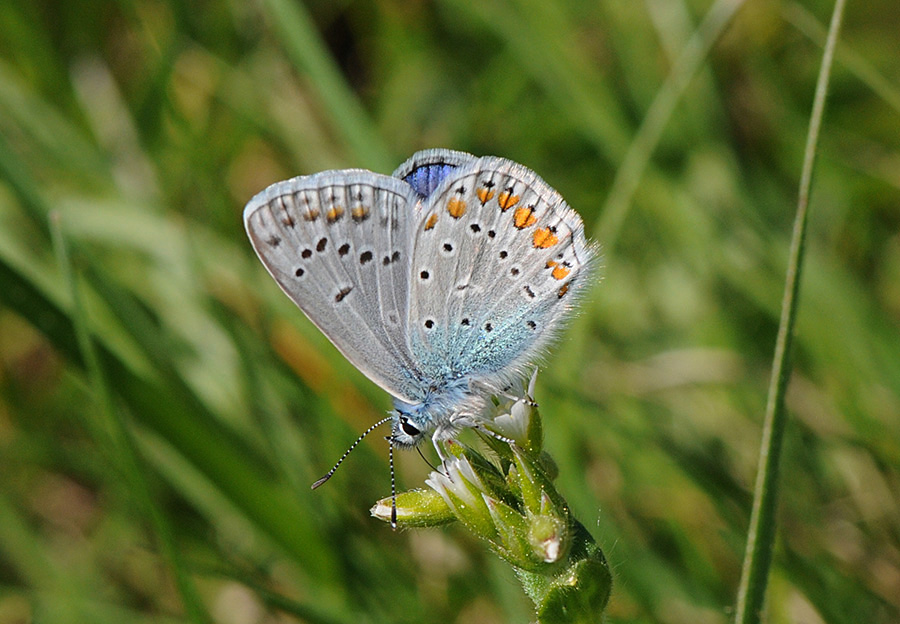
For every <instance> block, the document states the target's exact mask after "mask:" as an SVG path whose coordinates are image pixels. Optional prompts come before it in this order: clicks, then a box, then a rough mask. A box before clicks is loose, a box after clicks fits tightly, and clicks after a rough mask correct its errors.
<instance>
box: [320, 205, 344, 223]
mask: <svg viewBox="0 0 900 624" xmlns="http://www.w3.org/2000/svg"><path fill="white" fill-rule="evenodd" d="M343 216H344V209H343V208H341V207H340V206H333V207H332V208H331V210H329V211H328V212H326V213H325V219H326V220H327V221H328V223H334V222H335V221H337V220H338V219H340V218H341V217H343Z"/></svg>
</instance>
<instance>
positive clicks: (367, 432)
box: [310, 416, 394, 490]
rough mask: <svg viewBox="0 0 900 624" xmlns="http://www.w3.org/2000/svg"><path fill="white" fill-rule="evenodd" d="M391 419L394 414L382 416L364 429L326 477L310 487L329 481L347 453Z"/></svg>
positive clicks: (392, 476)
mask: <svg viewBox="0 0 900 624" xmlns="http://www.w3.org/2000/svg"><path fill="white" fill-rule="evenodd" d="M391 419H393V416H388V417H386V418H382V419H381V420H379V421H378V422H377V423H375V424H374V425H372V426H371V427H369V428H368V429H366V430H365V431H363V432H362V435H360V436H359V437H358V438H356V442H354V443H353V444H351V445H350V448H348V449H347V450H346V451H344V454H343V455H341V458H340V459H339V460H337V463H336V464H335V465H334V466H333V467H332V468H331V470H329V471H328V472H327V473H326V475H325V476H324V477H322V478H321V479H319V480H318V481H316V482H315V483H313V484H312V488H310V489H313V490H314V489H316V488H317V487H319V486H320V485H322V484H323V483H325V482H326V481H328V479H330V478H331V475H333V474H334V473H335V472H336V471H337V469H338V468H339V467H340V465H341V464H342V463H343V461H344V460H345V459H347V455H349V454H350V453H352V452H353V449H355V448H356V447H357V446H358V445H359V443H360V442H362V441H363V440H364V439H365V437H366V436H367V435H369V434H370V433H372V432H373V431H374V430H375V429H377V428H378V427H380V426H381V425H383V424H384V423H386V422H388V421H389V420H391ZM391 450H392V451H393V445H391ZM393 481H394V464H393V460H392V461H391V482H392V483H393Z"/></svg>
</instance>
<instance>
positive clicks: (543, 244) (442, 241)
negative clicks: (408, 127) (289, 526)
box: [244, 149, 597, 487]
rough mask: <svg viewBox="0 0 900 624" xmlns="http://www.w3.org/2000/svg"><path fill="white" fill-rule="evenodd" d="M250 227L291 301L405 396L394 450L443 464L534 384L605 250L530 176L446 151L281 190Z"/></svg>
mask: <svg viewBox="0 0 900 624" xmlns="http://www.w3.org/2000/svg"><path fill="white" fill-rule="evenodd" d="M244 225H245V226H246V229H247V233H248V235H249V236H250V240H251V242H252V244H253V247H254V249H255V250H256V253H257V255H258V256H259V258H260V260H262V262H263V264H264V265H265V267H266V268H267V269H268V271H269V273H271V275H272V277H274V278H275V280H276V281H277V282H278V284H279V285H280V286H281V288H282V290H284V292H285V293H286V294H287V295H288V297H290V298H291V299H292V300H293V301H294V303H296V304H297V306H299V307H300V309H301V310H303V312H304V313H305V314H306V316H308V317H309V319H310V320H311V321H312V322H313V323H315V325H316V326H317V327H318V328H319V329H320V330H322V332H323V333H324V334H325V335H326V336H327V337H328V339H329V340H331V342H332V343H334V345H335V346H336V347H337V348H338V349H339V350H340V351H341V353H343V354H344V356H345V357H346V358H347V359H348V360H350V362H351V363H353V364H354V365H355V366H356V367H357V368H358V369H359V370H360V371H362V373H364V374H365V375H366V376H367V377H368V378H369V379H371V380H372V381H374V382H375V383H376V384H378V385H379V386H381V387H382V388H383V389H384V390H386V391H387V392H388V393H389V394H390V395H391V396H392V397H393V402H394V410H393V412H392V414H391V415H390V416H389V417H388V418H386V419H384V420H383V421H381V422H388V421H390V422H391V435H390V437H389V440H390V441H391V448H392V449H393V447H394V446H398V447H413V446H416V445H418V444H419V442H421V441H422V439H423V438H424V437H426V436H430V437H431V438H432V440H433V441H434V443H435V447H436V448H437V449H438V453H439V454H441V448H440V442H441V441H443V440H447V439H449V438H452V437H453V436H455V435H456V434H457V433H458V432H459V431H460V430H461V429H463V428H465V427H477V426H479V417H480V414H481V413H482V411H483V410H484V408H485V407H486V406H487V404H488V402H489V397H490V396H491V395H496V394H500V393H502V392H503V391H504V389H505V388H507V387H509V386H510V385H511V384H513V383H514V382H517V381H520V380H521V379H522V378H523V376H524V374H525V373H526V369H527V367H528V365H529V364H530V363H531V362H532V361H533V360H534V359H535V358H536V357H537V356H538V355H539V354H540V352H541V351H542V349H544V348H545V347H546V346H547V344H548V342H549V341H550V340H551V339H552V337H553V336H554V334H555V333H556V332H557V330H558V329H559V328H560V326H561V324H562V322H563V321H564V320H565V319H566V318H567V317H568V316H570V314H571V312H572V310H573V304H574V302H576V300H577V296H578V294H579V293H580V292H582V291H583V290H584V289H585V287H586V286H587V285H588V283H589V280H588V279H587V278H588V276H589V274H590V270H589V269H590V267H591V265H592V260H594V259H595V258H596V255H597V254H596V248H595V247H594V246H593V245H592V244H591V243H589V242H588V241H587V240H586V238H585V235H584V226H583V224H582V221H581V218H580V217H579V216H578V214H577V213H576V212H575V211H574V210H572V209H571V208H570V207H569V206H568V204H566V202H565V201H564V200H563V198H562V197H560V195H559V194H558V193H557V192H556V191H555V190H553V189H552V188H550V186H548V185H547V184H546V183H545V182H544V181H543V180H542V179H541V178H540V177H538V176H537V175H536V174H535V173H534V172H533V171H531V170H529V169H527V168H526V167H524V166H522V165H520V164H517V163H515V162H512V161H510V160H506V159H503V158H497V157H493V156H485V157H481V158H479V157H475V156H472V155H471V154H466V153H464V152H457V151H451V150H445V149H431V150H424V151H421V152H418V153H416V154H414V155H413V156H412V157H411V158H410V159H409V160H407V161H406V162H405V163H403V164H402V165H400V167H399V168H398V169H397V170H396V171H395V172H394V173H393V175H391V176H386V175H381V174H377V173H373V172H371V171H366V170H363V169H344V170H339V171H325V172H322V173H317V174H315V175H309V176H300V177H296V178H292V179H290V180H286V181H283V182H278V183H276V184H273V185H272V186H270V187H268V188H267V189H265V190H264V191H262V192H261V193H259V194H258V195H256V196H255V197H254V198H253V199H251V200H250V202H249V203H248V204H247V207H246V208H245V210H244ZM379 424H381V423H379ZM375 426H377V425H375ZM375 426H373V428H374V427H375ZM370 431H371V429H370ZM366 433H368V432H366ZM364 435H365V434H364ZM360 439H361V438H360ZM357 442H358V441H357ZM354 446H355V444H354ZM351 450H352V447H351ZM348 453H349V450H348ZM345 456H346V454H345ZM341 459H343V458H341ZM339 464H340V462H338V465H339ZM336 467H337V466H335V468H336ZM332 473H333V470H332V472H330V473H329V474H328V475H327V476H326V477H324V478H323V479H322V480H320V481H319V482H317V483H316V484H315V485H319V484H320V483H321V482H323V481H324V480H325V479H327V478H328V477H329V476H330V475H331V474H332ZM314 487H315V486H314Z"/></svg>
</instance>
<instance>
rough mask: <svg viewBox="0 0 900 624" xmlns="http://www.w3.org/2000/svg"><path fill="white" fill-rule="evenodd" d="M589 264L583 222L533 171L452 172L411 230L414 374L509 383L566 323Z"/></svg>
mask: <svg viewBox="0 0 900 624" xmlns="http://www.w3.org/2000/svg"><path fill="white" fill-rule="evenodd" d="M595 256H596V253H595V249H594V248H593V247H592V246H591V245H590V244H589V243H588V242H587V240H586V239H585V236H584V226H583V224H582V221H581V218H580V217H579V216H578V214H577V213H576V212H575V211H574V210H572V209H571V208H569V206H568V205H567V204H566V202H565V201H564V200H563V199H562V197H560V195H559V194H558V193H557V192H556V191H554V190H553V189H552V188H550V187H549V186H548V185H547V184H546V183H545V182H544V181H543V180H541V178H539V177H538V176H537V175H536V174H535V173H534V172H532V171H531V170H529V169H527V168H526V167H523V166H522V165H519V164H517V163H514V162H512V161H509V160H505V159H500V158H494V157H485V158H480V159H477V160H475V161H473V162H472V163H470V164H468V165H463V166H460V167H458V168H457V169H455V170H454V171H452V172H450V173H449V174H448V175H447V176H446V177H445V179H444V180H443V181H442V182H441V184H440V185H439V186H438V187H437V188H435V190H434V192H433V194H432V195H431V196H430V197H429V198H428V199H427V200H426V202H425V204H424V206H423V210H422V211H421V213H420V214H419V220H418V223H417V225H416V232H415V243H414V247H413V255H412V262H413V266H412V276H411V278H410V279H411V285H410V286H411V287H410V306H409V317H408V323H409V336H410V352H411V353H414V354H416V356H417V359H416V366H417V367H418V368H419V370H421V371H423V373H424V374H425V375H426V376H428V377H431V378H433V379H437V380H450V379H453V378H455V377H458V376H463V375H465V376H468V377H470V378H472V379H476V380H477V379H479V378H480V379H482V380H484V381H486V382H488V383H499V382H502V381H508V380H511V379H512V378H514V377H515V376H517V375H518V374H519V373H521V372H522V370H521V369H522V367H523V366H524V365H525V364H527V363H529V362H530V361H532V360H533V359H534V358H535V357H536V356H537V355H538V353H539V352H540V351H541V349H542V348H543V347H545V346H546V344H547V342H548V341H549V340H550V339H551V338H552V336H553V334H554V332H555V330H557V329H559V327H560V325H561V322H562V321H563V320H564V319H565V318H566V317H567V316H568V315H569V313H570V312H571V310H572V307H573V303H574V301H575V297H576V296H577V295H578V293H579V292H580V291H581V290H582V289H583V288H584V286H586V285H587V283H588V280H587V279H586V278H587V275H588V273H589V272H590V271H589V269H590V266H591V262H592V259H593V258H594V257H595Z"/></svg>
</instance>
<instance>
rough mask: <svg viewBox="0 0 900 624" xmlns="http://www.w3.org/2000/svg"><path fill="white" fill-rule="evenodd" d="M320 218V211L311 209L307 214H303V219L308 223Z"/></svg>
mask: <svg viewBox="0 0 900 624" xmlns="http://www.w3.org/2000/svg"><path fill="white" fill-rule="evenodd" d="M318 218H319V211H318V210H314V209H312V208H310V209H309V210H307V211H306V212H304V213H303V219H304V220H306V221H315V220H316V219H318Z"/></svg>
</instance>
